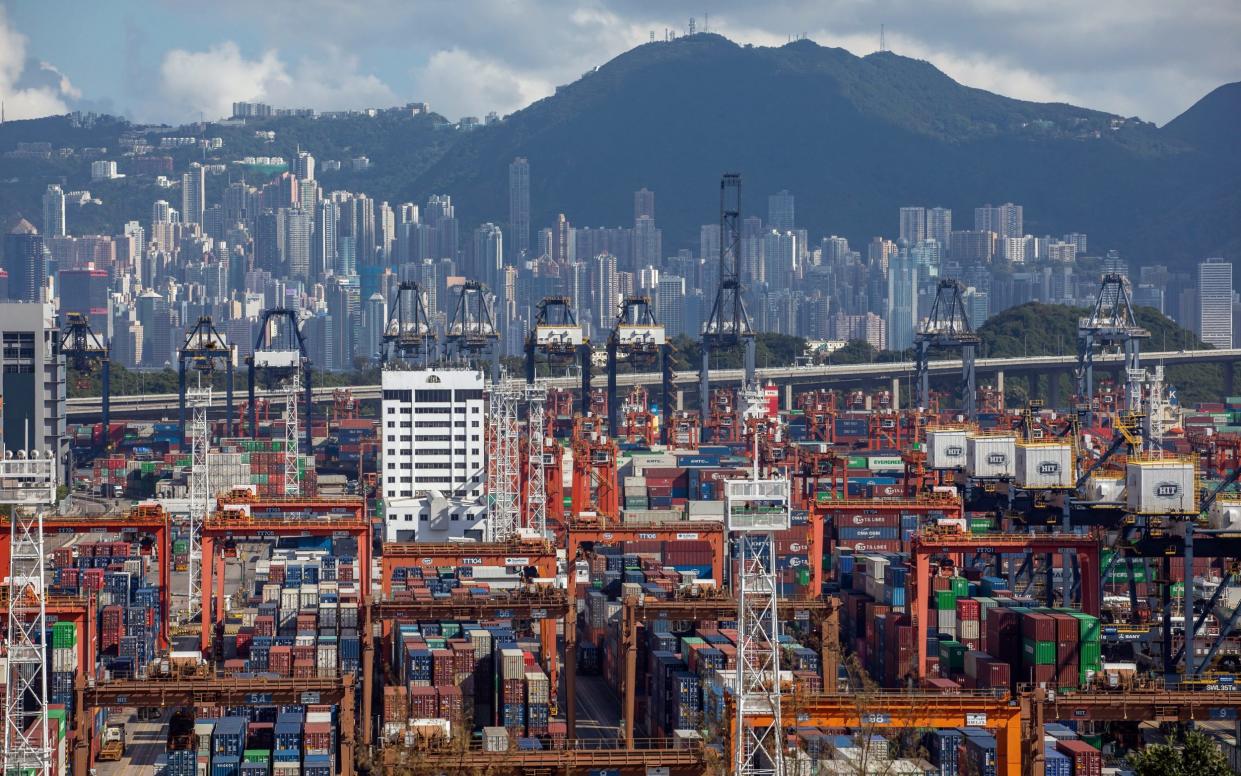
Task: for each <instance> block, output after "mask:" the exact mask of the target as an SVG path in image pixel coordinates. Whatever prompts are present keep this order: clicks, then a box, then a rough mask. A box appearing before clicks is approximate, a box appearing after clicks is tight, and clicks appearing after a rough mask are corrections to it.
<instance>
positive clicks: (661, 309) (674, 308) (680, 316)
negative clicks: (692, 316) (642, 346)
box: [655, 272, 693, 337]
mask: <svg viewBox="0 0 1241 776" xmlns="http://www.w3.org/2000/svg"><path fill="white" fill-rule="evenodd" d="M655 316H656V317H655V320H657V321H659V322H660V323H661V324H663V326H664V331H665V333H666V334H667V335H668V336H669V337H676V336H679V335H681V334H693V332H691V331H689V330H687V329H686V327H685V321H686V318H685V278H683V277H680V276H678V275H670V274H668V273H667V272H664V273H660V275H659V280H658V282H657V283H656V288H655Z"/></svg>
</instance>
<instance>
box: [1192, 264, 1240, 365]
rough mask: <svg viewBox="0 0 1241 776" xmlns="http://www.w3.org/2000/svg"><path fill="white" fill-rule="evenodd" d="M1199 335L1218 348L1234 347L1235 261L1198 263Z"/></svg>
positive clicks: (1204, 340)
mask: <svg viewBox="0 0 1241 776" xmlns="http://www.w3.org/2000/svg"><path fill="white" fill-rule="evenodd" d="M1198 336H1199V337H1201V338H1202V341H1203V342H1205V343H1207V344H1208V345H1214V346H1215V347H1217V348H1231V347H1232V263H1231V262H1229V261H1227V260H1225V259H1207V260H1206V261H1203V262H1202V263H1200V264H1199V265H1198Z"/></svg>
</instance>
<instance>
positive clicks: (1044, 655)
mask: <svg viewBox="0 0 1241 776" xmlns="http://www.w3.org/2000/svg"><path fill="white" fill-rule="evenodd" d="M1021 659H1022V662H1024V663H1025V664H1026V665H1035V666H1052V665H1055V664H1056V642H1054V641H1035V640H1034V639H1022V640H1021Z"/></svg>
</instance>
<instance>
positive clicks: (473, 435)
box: [470, 434, 478, 442]
mask: <svg viewBox="0 0 1241 776" xmlns="http://www.w3.org/2000/svg"><path fill="white" fill-rule="evenodd" d="M470 441H471V442H477V441H478V434H472V435H470Z"/></svg>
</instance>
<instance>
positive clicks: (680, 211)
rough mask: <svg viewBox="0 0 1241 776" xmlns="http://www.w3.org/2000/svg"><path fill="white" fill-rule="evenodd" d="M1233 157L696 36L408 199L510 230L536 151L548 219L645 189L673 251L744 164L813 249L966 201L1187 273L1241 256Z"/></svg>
mask: <svg viewBox="0 0 1241 776" xmlns="http://www.w3.org/2000/svg"><path fill="white" fill-rule="evenodd" d="M1225 97H1226V96H1225ZM1208 99H1210V98H1208ZM1215 101H1216V102H1229V100H1227V99H1218V100H1215ZM1236 102H1237V101H1236V100H1235V99H1231V101H1230V104H1232V105H1233V106H1235V105H1236ZM1198 108H1199V106H1195V108H1191V109H1190V111H1188V112H1187V113H1186V117H1187V118H1188V119H1192V117H1193V116H1194V114H1195V113H1196V112H1198ZM1215 112H1218V111H1216V110H1212V113H1215ZM1205 123H1207V124H1208V126H1209V121H1208V122H1205ZM1190 124H1196V122H1192V121H1191V122H1190ZM1233 126H1235V123H1229V124H1224V125H1221V127H1223V128H1221V130H1220V132H1221V133H1223V132H1226V131H1227V129H1226V128H1229V127H1233ZM1208 141H1210V142H1208ZM1228 145H1229V143H1228V142H1227V139H1226V138H1224V137H1220V138H1215V137H1214V136H1211V135H1209V133H1207V132H1205V131H1203V130H1202V129H1199V128H1191V127H1190V126H1189V125H1185V126H1184V127H1182V125H1181V124H1180V120H1178V121H1177V122H1173V123H1172V124H1170V125H1169V127H1168V128H1165V129H1159V128H1157V127H1155V126H1154V125H1152V124H1148V123H1144V122H1140V121H1137V120H1135V119H1124V118H1122V117H1119V116H1113V115H1110V114H1106V113H1102V112H1098V111H1092V110H1087V109H1083V108H1077V107H1073V106H1070V105H1063V104H1043V103H1032V102H1024V101H1020V100H1013V99H1009V98H1006V97H1002V96H1000V95H996V94H991V93H989V92H986V91H983V90H980V89H972V88H969V87H966V86H962V85H961V84H958V83H956V82H955V81H953V80H952V79H950V78H949V77H948V76H946V75H944V74H943V73H942V72H940V71H939V70H937V69H936V68H934V67H933V66H932V65H930V64H928V63H926V62H922V61H918V60H913V59H909V58H906V57H901V56H898V55H895V54H892V53H878V54H872V55H869V56H865V57H857V56H854V55H852V54H850V53H848V52H847V51H844V50H842V49H834V48H824V47H821V46H818V45H816V44H814V43H811V42H809V41H798V42H796V43H791V44H789V45H786V46H782V47H779V48H762V47H751V46H741V45H737V44H735V43H732V42H731V41H728V40H726V39H725V38H722V37H719V36H715V35H694V36H691V37H687V38H681V39H679V40H676V41H674V42H671V43H652V44H647V45H643V46H639V47H638V48H636V49H633V50H632V51H629V52H627V53H625V54H622V55H621V56H619V57H617V58H616V59H614V60H612V61H611V62H609V63H607V64H606V65H604V66H602V67H600V68H599V69H598V70H596V71H594V72H591V73H589V74H587V75H585V76H583V77H582V78H581V79H580V80H578V81H577V82H575V83H573V84H570V85H568V86H565V87H561V88H560V89H559V90H558V91H557V93H556V94H555V95H553V96H551V97H548V98H546V99H543V100H540V101H538V102H536V103H535V104H533V105H531V106H529V107H528V108H526V109H524V110H521V111H518V112H517V113H514V114H513V115H511V116H509V117H507V118H506V119H505V121H503V122H501V123H498V124H493V125H491V126H487V127H483V128H481V129H479V130H477V131H475V132H472V133H469V134H467V135H465V136H463V137H462V138H461V139H460V141H459V142H458V143H457V144H456V145H455V146H454V147H453V148H452V150H451V152H450V153H448V154H446V155H445V156H444V157H442V158H441V159H440V160H439V161H438V162H437V163H435V164H434V165H432V166H431V167H430V168H429V169H427V171H426V172H425V173H423V174H422V175H419V176H416V177H414V178H411V179H410V180H409V181H408V183H407V185H406V186H405V187H403V189H402V195H403V196H407V197H416V196H420V195H423V194H425V193H427V192H430V191H450V192H452V194H453V197H454V201H457V202H460V203H461V204H460V205H459V207H460V208H461V210H460V211H459V212H468V213H477V214H478V215H479V220H480V221H481V220H484V219H485V218H492V219H497V220H500V221H503V220H506V218H507V207H508V205H507V203H508V192H507V177H506V173H507V165H508V162H509V161H510V160H511V159H512V158H513V157H514V156H519V155H520V156H525V157H527V158H528V159H529V160H530V165H531V186H532V192H531V205H532V214H531V215H532V223H533V224H535V225H538V226H541V225H545V224H550V223H551V222H552V219H553V218H554V217H555V214H556V213H557V212H560V211H563V212H565V213H566V214H567V216H568V217H569V219H570V221H571V222H572V223H573V224H575V225H602V224H617V223H628V222H629V220H630V199H629V193H630V192H631V191H634V190H636V189H638V188H640V187H642V186H646V187H647V188H649V189H651V190H653V191H655V192H656V220H657V222H658V223H659V224H660V226H661V227H662V228H663V230H664V245H665V248H666V252H671V250H668V249H669V247H671V248H676V247H681V246H685V245H696V241H697V235H698V227H699V225H701V224H706V223H713V222H716V221H717V220H718V214H717V207H718V194H717V190H718V181H719V177H720V174H721V173H722V172H725V171H730V172H739V173H741V175H742V178H743V181H744V186H745V202H746V206H745V208H744V209H745V210H746V212H747V213H749V214H754V215H759V216H762V217H765V216H766V196H767V195H768V194H770V193H773V192H776V191H779V190H780V189H788V190H789V191H791V192H793V193H794V194H795V195H796V197H797V213H798V216H797V217H798V222H799V224H802V225H805V226H806V227H808V228H809V229H810V233H811V235H812V236H814V238H815V239H817V237H818V236H821V235H824V234H830V233H836V234H843V235H845V236H847V237H849V238H850V241H851V242H852V243H853V244H854V245H855V246H860V245H863V244H864V243H865V241H867V240H869V239H870V237H871V236H873V235H877V234H884V235H889V236H891V235H894V234H895V232H896V229H897V208H898V207H900V206H901V205H908V204H925V205H928V206H930V205H943V206H946V207H951V208H952V209H953V210H954V211H955V219H954V223H955V224H956V225H957V227H958V228H972V222H973V217H972V213H973V211H972V209H973V208H974V207H975V206H977V205H981V204H984V203H986V202H993V203H1000V202H1005V201H1013V202H1018V203H1021V204H1023V205H1024V206H1025V217H1026V228H1027V231H1029V232H1030V233H1032V234H1063V233H1066V232H1071V231H1085V232H1088V233H1089V235H1090V239H1091V244H1092V246H1095V247H1096V248H1098V249H1100V250H1102V249H1107V248H1118V249H1119V250H1120V251H1121V253H1122V255H1124V256H1125V257H1126V258H1128V259H1130V261H1132V262H1133V263H1135V264H1144V263H1155V262H1172V263H1175V262H1178V261H1180V262H1187V261H1193V260H1196V259H1199V258H1201V257H1202V256H1205V255H1215V254H1222V255H1230V254H1236V253H1241V219H1238V218H1236V215H1235V214H1236V212H1238V211H1237V208H1236V207H1232V206H1231V204H1230V203H1235V201H1236V197H1237V196H1238V194H1237V191H1238V190H1241V186H1238V185H1237V183H1238V181H1239V180H1241V164H1239V163H1238V160H1237V159H1236V157H1235V156H1231V157H1230V156H1229V155H1228V154H1227V153H1226V148H1225V149H1224V150H1221V146H1225V147H1226V146H1228ZM1231 145H1233V146H1235V145H1236V143H1235V140H1233V141H1232V143H1231Z"/></svg>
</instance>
